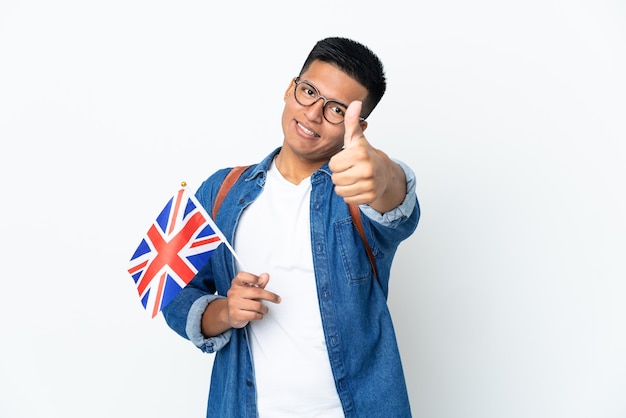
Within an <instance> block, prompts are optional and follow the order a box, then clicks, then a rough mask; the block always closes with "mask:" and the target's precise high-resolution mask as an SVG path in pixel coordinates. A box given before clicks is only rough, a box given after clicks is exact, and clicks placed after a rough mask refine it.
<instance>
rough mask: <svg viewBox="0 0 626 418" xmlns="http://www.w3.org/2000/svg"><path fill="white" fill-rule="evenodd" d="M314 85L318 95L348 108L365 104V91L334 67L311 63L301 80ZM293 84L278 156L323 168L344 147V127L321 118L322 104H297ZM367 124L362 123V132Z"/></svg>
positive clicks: (290, 87)
mask: <svg viewBox="0 0 626 418" xmlns="http://www.w3.org/2000/svg"><path fill="white" fill-rule="evenodd" d="M300 80H306V81H308V82H309V83H311V84H312V85H314V86H315V87H316V88H317V90H319V94H321V95H322V96H324V97H326V98H327V99H329V100H336V101H338V102H341V103H345V104H346V105H349V104H350V103H351V102H352V101H355V100H361V101H363V100H365V97H366V96H367V89H366V88H365V87H363V86H362V85H361V84H360V83H358V82H357V81H355V80H354V79H352V78H351V77H350V76H348V75H347V74H346V73H344V72H343V71H341V70H340V69H338V68H337V67H335V66H333V65H331V64H328V63H325V62H321V61H314V62H313V63H312V64H311V66H310V67H309V68H308V69H307V70H306V72H304V73H303V74H302V75H301V76H300ZM294 87H295V83H294V81H293V80H292V81H291V83H290V85H289V87H288V88H287V91H286V92H285V109H284V110H283V119H282V124H283V132H284V135H285V139H284V142H283V151H284V152H283V151H281V154H285V155H290V156H295V157H296V158H298V159H299V160H302V161H305V162H307V163H312V164H319V165H321V164H323V163H325V162H326V161H328V160H329V159H330V157H332V156H333V155H335V154H336V153H338V152H339V151H341V149H342V147H343V143H344V132H345V127H344V124H343V123H340V124H338V125H333V124H331V123H330V122H328V121H327V120H326V119H325V118H324V115H323V105H324V100H323V99H320V100H318V101H317V102H315V103H313V104H312V105H310V106H303V105H301V104H299V103H298V102H297V101H296V99H295V98H294ZM366 125H367V124H366V123H365V122H362V125H361V126H362V128H363V129H364V128H365V126H366Z"/></svg>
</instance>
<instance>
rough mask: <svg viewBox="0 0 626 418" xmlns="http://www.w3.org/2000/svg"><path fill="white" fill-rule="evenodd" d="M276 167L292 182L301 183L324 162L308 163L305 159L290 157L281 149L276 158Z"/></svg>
mask: <svg viewBox="0 0 626 418" xmlns="http://www.w3.org/2000/svg"><path fill="white" fill-rule="evenodd" d="M275 161H276V168H277V169H278V171H280V174H281V175H282V176H283V177H284V178H285V179H286V180H287V181H289V182H290V183H293V184H300V182H302V180H304V179H305V178H307V177H309V176H310V175H311V174H313V173H314V172H315V171H316V170H317V169H318V168H320V167H321V166H322V165H323V164H322V163H319V162H317V163H306V162H303V161H297V160H295V159H293V158H288V157H286V156H285V155H284V154H283V151H282V150H281V151H280V152H279V153H278V155H277V156H276V158H275Z"/></svg>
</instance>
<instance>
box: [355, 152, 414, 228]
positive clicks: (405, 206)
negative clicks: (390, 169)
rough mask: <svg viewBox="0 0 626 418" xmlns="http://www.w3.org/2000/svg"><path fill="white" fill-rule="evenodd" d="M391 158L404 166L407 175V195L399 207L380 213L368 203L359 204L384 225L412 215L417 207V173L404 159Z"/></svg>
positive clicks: (366, 212)
mask: <svg viewBox="0 0 626 418" xmlns="http://www.w3.org/2000/svg"><path fill="white" fill-rule="evenodd" d="M391 160H392V161H393V162H395V163H397V164H398V165H399V166H400V168H402V171H404V176H405V177H406V196H405V197H404V200H403V201H402V203H400V205H399V206H398V207H396V208H393V209H391V210H390V211H388V212H385V213H380V212H378V211H377V210H376V209H373V208H372V207H371V206H369V205H367V204H362V205H359V208H360V209H361V211H362V212H363V214H365V216H367V217H368V218H370V219H371V220H372V221H374V222H376V223H379V224H381V225H383V226H390V225H391V224H392V223H394V222H395V221H397V220H398V219H402V218H408V217H409V216H411V213H413V210H414V209H415V204H416V203H417V199H416V198H415V173H414V172H413V170H411V168H410V167H409V166H408V165H406V164H405V163H403V162H402V161H400V160H396V159H393V158H392V159H391Z"/></svg>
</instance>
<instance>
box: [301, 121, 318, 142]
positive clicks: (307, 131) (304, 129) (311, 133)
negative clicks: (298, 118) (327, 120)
mask: <svg viewBox="0 0 626 418" xmlns="http://www.w3.org/2000/svg"><path fill="white" fill-rule="evenodd" d="M296 124H297V125H298V127H299V128H300V129H302V131H303V132H304V133H305V134H307V135H310V136H313V137H316V138H319V135H318V134H316V133H315V132H313V131H311V130H309V129H307V128H305V127H304V126H302V124H301V123H300V122H296Z"/></svg>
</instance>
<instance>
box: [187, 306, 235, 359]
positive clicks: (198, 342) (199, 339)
mask: <svg viewBox="0 0 626 418" xmlns="http://www.w3.org/2000/svg"><path fill="white" fill-rule="evenodd" d="M220 298H223V296H218V295H205V296H202V297H201V298H199V299H198V300H196V301H195V302H194V303H193V305H191V309H189V313H188V314H187V326H186V327H185V332H186V333H187V337H189V341H191V342H192V343H193V344H194V345H195V346H196V347H198V348H199V349H200V350H202V351H204V352H205V353H214V352H216V351H218V350H220V349H221V348H222V347H224V346H225V345H226V344H228V342H229V341H230V335H231V333H232V331H231V330H228V331H225V332H223V333H221V334H219V335H216V336H214V337H209V338H206V337H205V336H204V335H203V334H202V327H201V322H202V314H203V313H204V311H205V310H206V307H207V306H209V303H211V302H213V301H214V300H216V299H220Z"/></svg>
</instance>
